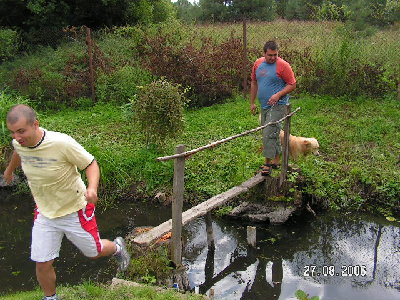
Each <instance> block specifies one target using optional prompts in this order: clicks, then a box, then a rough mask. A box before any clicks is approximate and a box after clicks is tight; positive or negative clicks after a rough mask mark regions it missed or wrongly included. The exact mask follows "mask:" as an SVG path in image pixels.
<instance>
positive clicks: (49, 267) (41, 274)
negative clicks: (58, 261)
mask: <svg viewBox="0 0 400 300" xmlns="http://www.w3.org/2000/svg"><path fill="white" fill-rule="evenodd" d="M53 262H54V259H53V260H50V261H46V262H37V263H36V278H37V280H38V282H39V285H40V287H41V288H42V291H43V293H44V295H45V296H52V295H54V294H55V293H56V272H55V271H54V267H53Z"/></svg>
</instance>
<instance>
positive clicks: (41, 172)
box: [4, 104, 130, 300]
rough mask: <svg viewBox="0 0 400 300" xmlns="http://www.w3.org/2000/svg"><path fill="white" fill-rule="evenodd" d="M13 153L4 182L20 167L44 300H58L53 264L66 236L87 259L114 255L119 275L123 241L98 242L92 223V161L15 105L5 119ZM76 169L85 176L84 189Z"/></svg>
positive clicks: (95, 172) (95, 175)
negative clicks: (28, 199) (30, 211)
mask: <svg viewBox="0 0 400 300" xmlns="http://www.w3.org/2000/svg"><path fill="white" fill-rule="evenodd" d="M6 121H7V127H8V129H9V130H10V131H11V134H12V137H13V141H12V144H13V147H14V152H13V154H12V157H11V160H10V163H9V164H8V166H7V168H6V170H5V172H4V179H5V181H6V182H7V183H10V182H11V181H12V179H13V176H14V171H15V169H16V168H17V167H19V166H22V170H23V172H24V173H25V175H26V177H27V180H28V184H29V187H30V190H31V192H32V195H33V198H34V200H35V203H36V209H35V214H34V224H33V228H32V244H31V259H32V260H33V261H35V262H36V277H37V280H38V282H39V285H40V287H41V288H42V290H43V293H44V297H43V300H56V299H57V294H56V273H55V270H54V267H53V262H54V259H55V258H57V257H58V256H59V251H60V247H61V241H62V239H63V236H64V235H65V236H66V237H67V238H68V239H69V240H70V241H71V242H72V243H73V244H74V245H75V246H76V247H78V249H79V250H80V251H82V253H83V254H84V255H85V256H87V257H90V258H93V259H95V258H99V257H102V256H110V255H114V257H115V258H116V259H117V261H118V263H119V270H120V271H124V270H126V269H127V267H128V265H129V262H130V256H129V254H128V251H127V250H126V246H125V242H124V240H123V239H122V238H121V237H117V238H116V239H115V240H114V241H109V240H105V239H100V235H99V231H98V228H97V223H96V217H95V213H94V212H95V205H96V202H97V200H98V197H97V188H98V184H99V179H100V169H99V166H98V164H97V162H96V160H95V159H94V157H93V155H91V154H90V153H89V152H87V151H86V150H85V149H84V148H83V147H82V146H81V145H80V144H78V143H77V142H76V141H75V140H74V139H73V138H72V137H70V136H68V135H66V134H63V133H59V132H54V131H47V130H45V129H43V128H41V127H39V121H38V119H37V115H36V112H35V111H34V110H33V109H32V108H31V107H29V106H27V105H22V104H19V105H16V106H14V107H12V108H11V110H10V111H9V112H8V114H7V120H6ZM78 169H80V170H85V173H86V178H87V181H88V186H87V188H86V186H85V184H84V182H83V180H82V178H81V175H80V173H79V172H78Z"/></svg>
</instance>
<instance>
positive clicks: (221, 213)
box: [215, 205, 233, 217]
mask: <svg viewBox="0 0 400 300" xmlns="http://www.w3.org/2000/svg"><path fill="white" fill-rule="evenodd" d="M232 210H233V206H230V205H227V206H223V207H220V208H218V209H216V210H215V214H216V215H217V216H218V217H223V216H225V215H227V214H229V213H230V212H231V211H232Z"/></svg>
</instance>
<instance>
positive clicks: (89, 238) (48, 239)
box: [31, 203, 103, 262]
mask: <svg viewBox="0 0 400 300" xmlns="http://www.w3.org/2000/svg"><path fill="white" fill-rule="evenodd" d="M94 211H95V206H94V204H93V203H88V204H87V205H86V207H85V208H83V209H81V210H79V211H77V212H74V213H72V214H69V215H66V216H63V217H60V218H55V219H49V218H46V217H45V216H43V215H42V214H41V213H40V212H39V211H38V209H36V210H35V221H34V224H33V228H32V245H31V259H32V260H33V261H36V262H46V261H50V260H52V259H54V258H57V257H58V256H59V252H60V248H61V241H62V239H63V237H64V234H65V236H66V237H67V238H68V239H69V240H70V241H71V242H72V243H73V244H74V245H75V246H76V247H78V249H79V250H80V251H82V253H83V255H85V256H87V257H95V256H97V255H99V253H100V252H101V250H102V249H103V244H102V243H101V240H100V235H99V230H98V228H97V223H96V217H95V214H94Z"/></svg>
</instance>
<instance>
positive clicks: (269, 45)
mask: <svg viewBox="0 0 400 300" xmlns="http://www.w3.org/2000/svg"><path fill="white" fill-rule="evenodd" d="M268 49H269V50H273V51H275V50H276V51H278V50H279V46H278V43H277V42H275V41H268V42H266V43H265V45H264V53H265V52H267V50H268Z"/></svg>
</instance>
